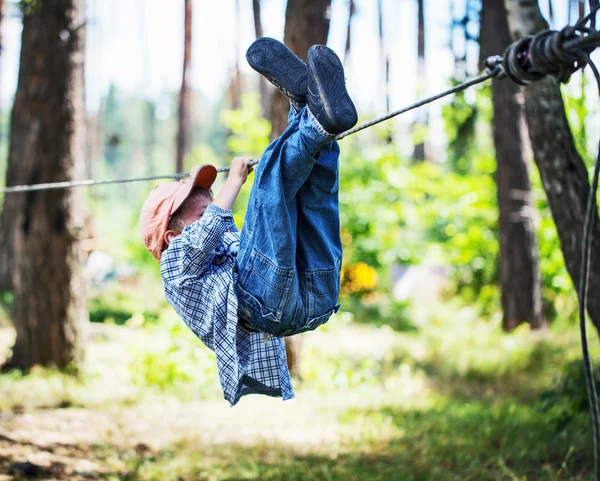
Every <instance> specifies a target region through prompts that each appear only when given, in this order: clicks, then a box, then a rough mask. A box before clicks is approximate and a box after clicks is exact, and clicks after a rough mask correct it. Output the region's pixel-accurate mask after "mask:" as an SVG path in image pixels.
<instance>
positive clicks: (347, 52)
mask: <svg viewBox="0 0 600 481" xmlns="http://www.w3.org/2000/svg"><path fill="white" fill-rule="evenodd" d="M355 13H356V4H355V3H354V0H350V2H349V3H348V26H347V27H346V48H345V49H344V64H346V62H347V61H348V57H349V56H350V49H351V48H352V18H353V17H354V14H355Z"/></svg>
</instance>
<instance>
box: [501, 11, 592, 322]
mask: <svg viewBox="0 0 600 481" xmlns="http://www.w3.org/2000/svg"><path fill="white" fill-rule="evenodd" d="M505 6H506V8H507V11H508V21H509V26H510V30H511V34H512V37H513V38H514V39H518V38H521V37H522V36H524V35H530V34H533V33H536V32H539V31H540V30H543V29H546V28H547V27H548V24H547V23H546V21H545V20H544V18H543V17H542V14H541V12H540V9H539V6H538V4H537V2H533V1H531V0H505ZM525 117H526V119H527V125H528V127H529V135H530V139H531V145H532V148H533V153H534V159H535V163H536V165H537V166H538V169H539V171H540V176H541V178H542V183H543V186H544V190H545V191H546V195H547V196H548V204H549V205H550V210H551V212H552V217H553V219H554V222H555V223H556V227H557V230H558V236H559V239H560V244H561V249H562V252H563V255H564V258H565V263H566V266H567V270H568V272H569V275H570V276H571V279H572V280H573V283H574V284H575V286H576V287H577V286H579V273H580V267H581V266H580V263H581V243H582V240H583V239H582V238H583V223H584V218H585V211H586V204H587V199H588V196H589V193H590V183H589V178H588V173H587V169H586V167H585V164H584V162H583V160H582V158H581V156H580V155H579V153H578V152H577V149H576V147H575V142H574V139H573V135H572V133H571V129H570V127H569V123H568V120H567V116H566V113H565V107H564V103H563V99H562V96H561V92H560V87H559V84H558V82H557V81H556V80H555V79H553V78H545V79H543V80H540V81H538V82H534V83H533V84H531V85H529V86H527V87H526V88H525ZM591 227H592V233H593V235H594V241H593V244H592V259H591V271H590V284H589V292H590V293H594V292H600V226H599V224H598V215H597V214H596V215H595V216H594V220H593V225H592V226H591ZM586 307H587V311H588V313H589V316H590V318H591V320H592V322H593V324H594V326H595V327H596V329H598V330H599V331H600V296H598V295H590V296H588V302H587V306H586Z"/></svg>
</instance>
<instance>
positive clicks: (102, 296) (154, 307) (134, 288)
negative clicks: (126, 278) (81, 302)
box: [88, 277, 168, 325]
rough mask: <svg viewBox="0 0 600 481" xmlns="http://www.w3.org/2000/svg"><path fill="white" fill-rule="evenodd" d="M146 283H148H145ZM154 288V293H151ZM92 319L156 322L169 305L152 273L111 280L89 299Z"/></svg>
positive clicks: (101, 320)
mask: <svg viewBox="0 0 600 481" xmlns="http://www.w3.org/2000/svg"><path fill="white" fill-rule="evenodd" d="M143 284H145V285H143ZM151 292H153V293H154V295H149V294H150V293H151ZM88 309H89V313H90V321H91V322H110V323H113V324H117V325H123V324H125V323H126V322H128V321H131V320H132V319H134V320H135V323H137V324H145V323H147V322H150V323H155V322H157V321H158V320H159V318H160V316H161V314H162V311H163V310H165V309H168V305H167V303H166V301H165V300H164V296H163V294H162V286H161V285H160V284H159V283H154V282H152V279H151V278H149V277H145V278H141V279H135V280H132V284H131V285H128V284H127V283H126V282H116V281H113V282H110V283H108V284H107V285H105V286H103V287H102V289H100V290H99V291H98V292H97V293H96V294H95V295H93V296H92V297H90V299H89V301H88Z"/></svg>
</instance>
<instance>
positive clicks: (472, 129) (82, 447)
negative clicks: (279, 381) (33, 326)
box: [0, 0, 599, 480]
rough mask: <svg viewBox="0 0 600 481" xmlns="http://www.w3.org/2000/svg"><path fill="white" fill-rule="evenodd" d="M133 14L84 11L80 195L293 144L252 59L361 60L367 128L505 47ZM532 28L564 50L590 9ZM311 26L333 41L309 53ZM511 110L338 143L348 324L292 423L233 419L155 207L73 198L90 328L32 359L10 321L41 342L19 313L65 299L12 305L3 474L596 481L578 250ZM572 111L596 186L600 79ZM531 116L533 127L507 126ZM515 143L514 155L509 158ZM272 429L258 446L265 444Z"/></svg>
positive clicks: (448, 107) (379, 21) (567, 107)
mask: <svg viewBox="0 0 600 481" xmlns="http://www.w3.org/2000/svg"><path fill="white" fill-rule="evenodd" d="M29 3H31V2H24V5H18V4H16V3H8V4H7V5H5V6H4V17H3V21H2V53H1V54H0V66H1V68H0V105H1V106H2V110H1V112H0V171H2V172H4V171H7V172H10V170H11V166H10V165H11V156H10V155H9V150H10V149H9V146H10V143H11V139H13V140H12V141H13V142H14V137H11V135H14V130H15V129H14V128H13V129H12V132H11V125H12V123H11V108H12V107H13V101H14V97H15V90H16V87H17V76H18V68H19V61H18V56H19V52H20V46H21V42H20V37H21V35H24V34H25V33H24V32H22V31H21V25H22V17H23V13H22V7H23V6H24V7H25V12H26V11H27V5H28V4H29ZM33 3H35V2H33ZM121 3H122V5H121V4H117V2H110V1H109V2H96V1H88V2H87V4H86V6H85V10H83V16H84V18H85V19H86V25H85V31H86V40H85V127H86V137H85V149H84V152H85V155H84V156H82V157H81V158H78V159H77V160H76V161H75V162H76V163H78V165H79V168H80V170H81V172H82V174H81V176H82V177H84V178H94V179H109V178H127V177H134V176H145V175H155V174H161V173H174V172H185V171H187V170H189V168H190V167H191V166H192V165H194V164H197V163H213V164H215V165H217V166H219V167H221V166H226V165H227V164H228V162H229V159H231V157H233V156H235V155H253V156H255V157H257V158H258V157H259V156H260V153H261V152H262V151H263V150H264V148H265V147H266V146H267V145H268V142H269V139H270V138H272V137H273V135H276V133H277V131H278V129H279V130H280V129H281V128H282V124H281V122H282V120H281V118H282V115H281V106H280V105H279V107H278V106H277V104H278V102H279V103H280V102H281V100H282V98H281V96H279V97H278V95H279V94H277V93H275V92H273V90H272V89H269V88H268V86H265V85H264V84H261V83H259V79H258V75H257V74H255V73H253V72H252V71H251V70H250V69H249V68H248V67H247V65H246V64H245V60H244V57H243V54H244V51H245V48H246V47H247V46H248V45H249V44H250V42H251V41H252V40H253V39H254V38H255V37H256V36H260V35H261V34H264V35H269V36H273V37H275V38H279V39H281V40H284V39H286V38H287V42H286V43H288V45H290V47H292V48H293V49H294V50H295V51H296V52H297V53H298V55H300V56H304V55H305V53H306V49H305V48H304V44H303V43H302V42H308V44H309V45H310V44H311V43H320V42H324V41H325V40H324V39H326V40H327V43H328V44H329V45H330V46H331V47H332V48H334V50H335V51H336V52H337V53H338V55H339V56H340V58H342V59H343V60H344V63H345V67H346V74H347V82H348V89H349V91H350V93H351V95H352V96H353V98H355V99H356V103H357V106H358V108H359V113H360V118H361V122H362V121H366V120H369V119H372V118H374V117H376V116H378V115H381V114H382V113H384V112H385V111H387V110H390V109H394V108H399V107H400V106H402V105H405V104H409V103H411V102H413V101H415V100H416V99H418V98H421V97H423V96H425V95H427V94H429V93H435V92H438V91H440V90H443V89H444V88H446V87H447V86H448V85H450V84H453V83H458V82H460V81H463V80H465V79H467V78H469V77H471V76H474V75H476V74H477V73H478V72H479V71H480V69H481V65H482V63H481V59H482V57H485V56H488V55H491V54H500V53H502V49H503V48H504V47H506V46H507V45H508V44H509V43H510V37H509V31H508V24H507V17H506V14H505V12H504V10H503V8H501V7H502V2H498V1H496V0H489V1H483V2H479V1H474V0H466V1H462V2H461V1H454V2H443V4H442V3H437V2H433V1H429V2H427V1H423V0H415V1H413V0H410V1H409V0H405V1H397V2H393V1H381V0H380V1H378V2H375V1H373V2H370V1H365V0H363V1H358V0H355V1H347V0H346V1H342V0H333V1H331V2H329V1H323V0H320V1H319V2H313V3H312V5H311V2H302V1H299V0H296V1H295V2H294V1H291V0H289V1H288V2H287V4H286V2H284V1H276V0H268V1H267V0H263V1H262V2H258V1H254V2H243V1H235V2H234V1H230V2H221V3H220V4H219V5H213V4H211V5H209V2H201V1H195V2H191V1H187V2H177V4H176V5H175V4H174V5H172V6H169V7H165V6H164V5H162V3H159V2H152V1H149V2H146V3H142V2H133V1H132V0H131V1H129V2H121ZM482 3H483V5H482ZM517 3H518V2H517ZM317 4H318V6H317ZM257 5H258V8H257ZM290 5H291V6H292V7H295V8H296V10H294V15H289V11H290ZM499 5H500V9H498V6H499ZM186 8H187V10H186ZM539 8H540V10H539V12H541V14H543V15H544V17H545V18H546V20H548V21H549V22H550V24H551V25H552V26H553V27H555V28H561V27H562V26H564V25H566V24H567V23H573V22H574V21H575V19H576V18H578V16H579V15H580V14H581V13H582V11H585V9H586V2H583V1H581V2H580V1H564V2H558V1H541V2H540V5H539ZM315 9H317V10H318V11H317V12H316V13H315V11H314V10H315ZM192 11H193V14H192ZM286 12H287V13H288V16H287V17H286ZM186 13H187V17H186V15H185V14H186ZM25 15H27V13H26V14H25ZM311 15H313V16H314V15H316V17H317V18H319V19H321V20H322V19H325V21H323V22H321V23H323V24H326V26H321V27H320V26H319V25H320V24H319V25H316V26H315V25H313V29H309V28H308V26H307V24H309V23H310V19H311ZM192 17H193V19H194V23H193V28H191V29H188V30H187V34H185V28H184V25H185V19H186V18H187V19H188V20H189V19H190V18H192ZM313 18H314V17H313ZM303 22H304V23H303ZM313 23H314V22H313ZM42 26H43V24H42ZM37 28H40V27H37ZM42 28H43V27H42ZM303 28H304V29H305V31H303ZM294 29H296V30H295V35H293V34H292V33H293V32H294ZM319 29H320V30H319ZM298 38H301V40H298ZM319 38H321V40H320V42H319V41H318V39H319ZM486 42H487V43H486ZM186 45H187V47H186ZM186 49H187V50H186ZM186 52H187V53H186ZM594 58H595V56H594ZM182 64H183V65H184V72H187V75H184V76H183V78H184V80H183V85H182V72H181V65H182ZM505 82H506V84H508V81H505ZM494 85H495V86H496V87H495V88H496V90H494V89H493V88H492V86H491V84H485V85H483V86H481V87H477V88H473V89H471V90H469V91H467V92H465V93H464V94H458V95H456V96H454V97H452V98H449V99H447V100H444V101H441V102H439V103H437V104H433V105H431V106H429V107H427V108H423V109H421V110H419V111H418V112H415V113H414V114H409V115H406V116H401V117H399V118H397V119H394V120H393V121H389V122H387V123H385V124H382V125H379V126H377V127H374V128H372V129H369V130H368V131H365V132H361V133H359V134H357V135H355V136H352V137H350V138H348V139H345V140H343V141H342V149H343V159H342V164H341V182H340V206H341V217H342V240H343V243H344V264H343V278H342V297H341V299H340V301H341V303H342V311H341V313H340V314H339V315H338V316H336V317H335V318H334V319H332V321H331V322H330V323H328V325H327V326H325V327H324V328H322V329H320V330H319V331H317V332H315V333H310V334H308V335H304V336H300V337H298V338H294V339H293V340H286V343H287V346H288V357H289V359H288V360H289V364H290V368H291V370H292V372H293V373H294V375H295V379H296V381H295V386H296V391H297V396H298V399H296V400H294V401H291V402H290V403H284V404H283V405H282V404H281V403H280V401H272V400H268V399H267V400H265V399H261V398H254V399H248V400H244V401H243V402H242V403H241V405H240V406H239V407H236V408H235V410H234V411H229V410H228V409H229V408H227V407H226V406H224V404H225V403H224V401H222V400H221V395H220V392H219V386H218V378H217V373H216V366H215V365H214V357H213V356H212V354H211V353H210V352H209V351H208V350H207V349H205V348H204V347H203V346H201V344H200V342H199V341H198V340H197V339H195V338H194V337H193V336H192V335H191V334H190V333H189V332H187V330H186V328H185V326H183V324H182V322H181V321H180V320H179V319H177V317H176V316H175V315H174V313H173V312H172V310H171V309H170V308H169V306H168V305H167V304H166V302H165V301H164V297H163V294H162V286H161V281H160V276H159V272H158V266H157V264H156V261H155V260H154V259H153V258H152V257H151V256H150V255H149V254H148V253H147V252H146V251H145V249H144V247H143V245H142V243H141V242H140V240H139V235H138V232H137V217H138V215H139V208H140V206H141V203H142V202H143V199H144V198H145V196H146V195H147V192H148V190H149V188H150V186H151V184H149V183H146V182H140V183H131V184H124V185H114V186H101V187H93V188H89V189H86V190H83V191H81V198H80V199H79V201H78V202H79V204H78V205H79V206H80V207H83V212H82V214H83V216H82V218H83V219H85V221H84V222H83V224H82V225H83V228H82V230H81V232H82V235H81V236H80V237H79V238H78V240H77V242H78V243H79V244H78V246H79V248H80V249H81V251H82V252H83V253H84V257H85V261H84V264H85V269H84V271H83V274H82V277H81V278H82V279H85V281H82V285H83V284H85V287H84V288H82V290H81V292H80V293H78V294H77V295H78V296H79V298H80V299H84V301H85V308H83V309H82V311H81V312H83V311H85V314H83V316H84V317H85V320H83V323H87V319H89V321H91V324H90V325H89V326H88V327H87V330H85V331H84V332H87V334H84V335H82V336H81V339H78V340H77V344H78V345H77V348H76V349H73V346H70V347H68V346H63V347H61V348H60V349H58V350H60V351H61V352H63V353H70V352H71V351H72V352H77V353H80V354H76V355H71V354H69V355H66V356H62V354H51V355H50V359H47V360H45V361H44V362H34V361H35V359H34V358H35V357H36V355H35V354H29V359H28V358H27V356H23V355H20V356H21V357H19V356H15V355H14V353H15V352H17V353H19V348H18V346H19V339H18V335H17V339H16V342H17V344H15V349H11V348H12V346H13V344H14V343H15V334H16V332H17V333H18V326H19V322H22V321H20V319H21V318H20V317H19V316H20V315H21V316H24V317H26V318H27V319H31V318H32V315H31V314H29V315H26V314H23V313H24V312H25V310H24V308H23V307H20V305H21V304H20V303H22V304H31V305H33V304H35V303H36V299H38V298H43V297H44V296H48V297H52V295H53V289H50V288H47V289H46V290H47V291H48V292H46V290H44V291H43V292H42V291H36V292H35V294H34V292H33V291H32V290H31V289H29V290H28V289H27V288H23V287H22V286H21V287H19V286H18V285H17V286H15V285H10V284H11V282H10V281H9V282H4V283H3V284H2V285H3V287H6V289H4V290H3V291H2V292H3V293H2V302H1V307H2V310H1V311H0V328H1V329H0V332H1V333H2V336H3V337H0V359H4V358H5V359H6V361H7V363H6V365H7V366H8V369H7V371H6V372H5V373H4V374H2V375H0V394H1V396H0V466H3V467H6V473H7V474H6V475H7V476H9V478H8V479H13V477H14V479H19V478H18V477H19V476H27V475H28V474H27V473H28V472H30V473H34V474H35V473H37V474H42V475H47V476H54V477H56V478H58V479H79V478H78V477H80V478H81V479H84V478H85V477H86V476H88V475H90V473H91V475H93V476H99V477H101V478H105V479H190V480H191V479H478V480H479V479H573V480H576V479H582V480H583V479H589V476H590V473H591V472H592V459H591V450H590V447H589V446H590V443H591V429H590V426H589V414H588V412H587V404H586V393H585V385H584V379H583V372H582V369H581V354H580V347H579V344H578V331H577V320H576V314H577V295H576V291H575V288H574V285H573V282H572V280H571V276H570V274H569V270H568V269H567V266H566V264H565V259H564V257H565V256H566V257H567V258H568V257H569V256H570V255H571V253H566V254H564V253H563V251H561V243H560V241H559V237H560V236H559V233H558V232H557V227H556V226H557V224H559V225H561V226H564V225H567V227H568V226H569V225H571V226H572V230H576V229H577V226H576V224H575V223H574V222H575V221H574V220H573V221H572V223H571V224H569V222H571V221H570V220H569V219H567V221H566V224H563V223H561V221H558V222H557V221H556V219H555V218H553V212H552V211H551V209H550V207H549V203H548V197H547V193H546V191H545V189H544V186H543V183H542V180H541V178H540V174H539V172H538V169H537V168H536V166H534V165H533V163H532V162H531V160H532V157H533V153H536V147H537V146H536V145H535V142H533V144H534V145H528V141H527V129H526V126H525V121H526V120H527V123H528V124H529V126H530V128H531V127H532V126H533V127H535V119H533V120H532V119H531V118H527V119H526V118H525V115H524V112H523V109H522V104H524V103H525V101H524V100H523V94H522V93H521V92H520V91H519V90H518V89H517V88H516V87H510V88H513V89H514V90H512V91H510V90H509V91H508V94H507V95H508V96H509V97H505V99H506V98H510V99H513V100H514V99H516V100H514V101H513V100H510V101H508V102H502V100H499V98H501V95H503V94H502V93H501V92H500V93H499V90H498V88H499V87H497V85H498V83H495V84H494ZM505 93H506V92H505ZM562 98H563V100H564V112H565V114H566V117H567V118H568V120H569V122H570V126H571V131H572V132H573V139H574V142H575V145H576V147H577V151H578V152H579V154H580V155H581V159H582V162H583V164H582V165H584V166H585V168H587V169H589V168H591V166H592V161H593V158H594V156H595V154H596V152H595V148H596V147H595V146H596V144H597V138H598V135H597V127H598V116H597V112H598V97H597V93H596V90H595V87H594V85H593V84H592V82H591V76H590V75H589V73H588V72H586V73H585V74H581V73H579V74H576V75H574V76H573V78H572V79H571V82H570V83H569V84H568V85H566V86H563V87H562ZM515 105H517V106H518V108H517V110H516V112H517V117H516V118H515V117H506V116H504V117H503V115H507V112H508V111H509V110H510V108H511V107H514V106H515ZM284 107H285V104H284ZM15 109H16V107H15ZM278 109H279V110H278ZM512 112H515V111H512ZM507 118H508V119H511V120H509V121H506V119H507ZM502 119H504V121H505V122H511V124H512V125H514V126H516V128H517V133H515V132H512V134H514V135H517V137H511V136H510V134H508V135H507V134H506V133H505V135H504V136H502V135H499V134H498V132H499V130H501V129H499V127H498V124H497V123H495V122H498V121H499V120H502ZM515 119H516V120H517V121H516V122H515V121H514V120H515ZM515 140H517V141H518V142H515ZM521 140H522V142H521ZM538 151H539V149H538ZM13 155H14V154H13ZM13 159H14V157H13ZM501 159H504V160H506V162H503V163H500V160H501ZM509 161H510V162H509ZM513 161H517V162H521V163H517V164H514V163H512V162H513ZM536 162H538V163H539V158H536ZM502 165H504V166H507V167H508V171H506V170H505V171H502V170H501V166H502ZM523 166H525V167H523ZM542 169H543V168H542ZM15 170H16V169H15ZM502 172H504V173H505V174H506V173H507V172H509V174H507V175H508V177H503V174H502ZM511 175H514V177H511ZM515 178H516V180H515ZM502 179H505V181H504V182H503V180H502ZM506 179H509V180H508V182H507V181H506ZM219 182H221V183H222V182H223V176H221V177H220V178H219ZM250 188H251V180H250V181H249V182H248V184H247V185H246V186H245V187H244V190H243V193H242V196H241V197H240V199H239V200H238V202H237V203H236V206H235V209H234V213H235V217H236V221H237V223H238V225H240V226H241V225H242V222H243V216H244V212H245V200H246V199H247V196H248V194H249V191H250ZM217 189H218V185H217ZM588 189H589V187H588ZM524 192H525V194H523V193H524ZM515 193H516V197H515ZM506 199H509V201H510V202H509V203H508V204H507V203H506ZM511 203H512V204H511ZM503 206H504V207H503ZM503 208H504V209H508V211H502V209H503ZM4 211H5V212H6V211H7V209H6V208H5V210H4ZM500 212H504V214H501V213H500ZM506 212H508V214H506ZM4 219H5V218H3V220H4ZM503 219H504V221H505V223H504V224H503ZM506 219H508V222H506ZM7 225H8V224H7V222H6V221H4V224H3V228H4V229H5V230H6V229H7ZM514 225H517V226H521V227H518V228H517V229H516V231H515V229H514ZM511 226H512V227H511ZM511 229H512V231H511ZM567 230H568V229H567ZM503 232H504V235H503ZM506 232H512V233H509V234H506ZM4 236H6V233H4ZM4 239H6V237H4ZM18 248H19V246H17V249H18ZM517 252H521V253H522V257H518V256H517V254H516V253H517ZM511 253H512V254H511ZM21 254H23V251H21ZM25 254H26V253H25ZM16 258H17V259H19V260H22V259H23V257H20V256H17V257H16ZM6 265H8V263H7V264H6ZM38 268H39V267H38ZM13 269H14V268H13ZM0 270H1V269H0ZM12 275H13V276H14V273H13V274H12ZM40 275H41V274H40ZM44 275H48V274H44ZM51 276H52V272H50V278H52V277H51ZM0 277H2V276H1V275H0ZM9 277H10V276H9ZM11 279H12V278H11ZM19 289H21V291H19ZM19 296H20V297H19ZM592 296H593V294H592ZM19 298H20V299H22V300H21V301H19ZM19 312H20V313H21V314H18V313H19ZM15 313H17V314H15ZM590 315H591V317H592V318H593V317H594V316H593V314H592V312H590ZM79 316H80V317H81V316H82V315H81V314H80V315H79ZM80 321H82V319H78V320H75V321H72V320H65V319H59V320H58V321H57V323H58V324H61V323H64V324H68V323H69V322H75V323H76V322H80ZM27 322H29V321H27ZM597 325H598V324H597V323H593V324H592V333H593V334H592V345H593V346H592V352H593V354H595V355H597V354H598V353H599V352H598V347H597V331H596V330H595V329H594V327H593V326H597ZM14 326H17V329H16V332H15V329H14ZM41 339H42V341H41V342H40V343H39V346H43V345H44V344H47V343H48V342H47V340H44V339H43V334H41ZM35 345H36V343H35V342H32V344H31V346H35ZM31 346H30V347H29V350H28V352H34V351H35V348H32V347H31ZM40 350H41V351H43V350H44V349H42V348H40ZM84 352H85V356H84V355H83V353H84ZM53 355H54V356H56V357H55V358H54V359H52V356H53ZM67 358H68V362H65V363H64V365H62V366H61V361H62V360H63V359H67ZM15 360H17V361H19V362H15ZM46 361H47V362H46ZM40 364H41V365H45V367H39V366H38V365H40ZM53 365H58V366H59V367H61V368H62V369H59V370H57V369H56V368H55V366H54V367H53ZM32 366H36V367H34V369H33V370H31V367H32ZM13 368H18V369H13ZM74 372H75V373H76V376H73V375H72V374H73V373H74ZM267 410H268V411H269V412H270V413H272V416H270V419H268V420H262V421H261V423H262V424H259V425H258V426H257V425H256V423H255V422H254V421H251V420H250V419H251V418H252V417H253V416H252V415H251V413H255V412H266V411H267ZM209 413H210V414H209ZM157 414H158V416H156V415H157ZM157 418H158V419H157ZM61 426H62V427H61ZM190 426H191V427H190ZM240 433H241V434H240ZM324 446H327V449H325V448H324ZM207 453H208V454H207ZM240 453H241V454H242V456H241V457H242V458H243V459H244V460H241V459H240V458H241V457H240ZM282 455H285V457H282ZM282 459H285V460H283V461H282ZM28 470H29V471H28ZM36 470H37V471H36ZM0 476H1V475H0ZM0 479H2V478H1V477H0Z"/></svg>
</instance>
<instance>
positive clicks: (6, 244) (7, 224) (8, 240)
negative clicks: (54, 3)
mask: <svg viewBox="0 0 600 481" xmlns="http://www.w3.org/2000/svg"><path fill="white" fill-rule="evenodd" d="M3 20H4V0H0V56H1V54H2V46H3V45H2V23H3V22H2V21H3ZM7 171H8V169H7ZM6 182H8V178H7V179H6ZM6 185H7V186H8V185H9V184H8V183H7V184H6ZM11 231H12V220H11V219H9V218H8V216H7V215H6V214H5V208H4V206H3V208H2V211H1V213H0V291H4V290H8V289H10V288H11V285H12V281H11V265H12V262H11V259H12V254H11V253H12V244H13V243H12V237H11V235H10V232H11Z"/></svg>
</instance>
